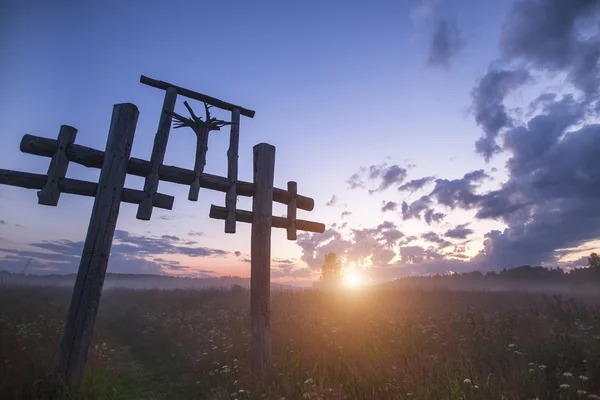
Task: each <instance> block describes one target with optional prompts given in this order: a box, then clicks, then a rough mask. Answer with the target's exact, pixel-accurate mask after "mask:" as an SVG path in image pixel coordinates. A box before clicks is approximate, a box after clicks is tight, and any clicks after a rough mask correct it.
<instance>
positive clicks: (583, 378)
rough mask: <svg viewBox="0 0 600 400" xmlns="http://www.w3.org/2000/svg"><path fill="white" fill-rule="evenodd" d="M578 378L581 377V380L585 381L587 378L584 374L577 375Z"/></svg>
mask: <svg viewBox="0 0 600 400" xmlns="http://www.w3.org/2000/svg"><path fill="white" fill-rule="evenodd" d="M579 379H581V380H582V381H584V382H585V381H587V380H588V379H589V378H588V377H587V376H585V375H579Z"/></svg>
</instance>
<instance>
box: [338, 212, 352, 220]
mask: <svg viewBox="0 0 600 400" xmlns="http://www.w3.org/2000/svg"><path fill="white" fill-rule="evenodd" d="M350 215H352V212H350V211H342V215H341V217H342V218H346V217H349V216H350Z"/></svg>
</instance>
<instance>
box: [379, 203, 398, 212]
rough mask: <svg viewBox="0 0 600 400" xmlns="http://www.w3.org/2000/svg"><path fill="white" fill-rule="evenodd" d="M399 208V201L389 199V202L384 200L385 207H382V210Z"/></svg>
mask: <svg viewBox="0 0 600 400" xmlns="http://www.w3.org/2000/svg"><path fill="white" fill-rule="evenodd" d="M397 208H398V203H396V202H395V201H388V202H387V203H386V202H384V204H383V207H381V211H382V212H386V211H396V209H397Z"/></svg>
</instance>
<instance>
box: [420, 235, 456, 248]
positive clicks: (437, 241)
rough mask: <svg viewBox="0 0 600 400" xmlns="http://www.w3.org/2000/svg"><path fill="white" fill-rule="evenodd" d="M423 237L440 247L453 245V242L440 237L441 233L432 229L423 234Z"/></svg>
mask: <svg viewBox="0 0 600 400" xmlns="http://www.w3.org/2000/svg"><path fill="white" fill-rule="evenodd" d="M421 238H422V239H424V240H426V241H428V242H431V243H435V244H437V245H438V248H439V249H444V248H446V247H449V246H452V243H451V242H449V241H447V240H446V239H444V238H443V237H440V235H438V234H437V233H435V232H432V231H430V232H427V233H424V234H422V235H421Z"/></svg>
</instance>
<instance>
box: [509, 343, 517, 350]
mask: <svg viewBox="0 0 600 400" xmlns="http://www.w3.org/2000/svg"><path fill="white" fill-rule="evenodd" d="M508 347H510V348H511V349H514V348H515V347H517V345H516V344H514V343H511V344H509V345H508Z"/></svg>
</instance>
